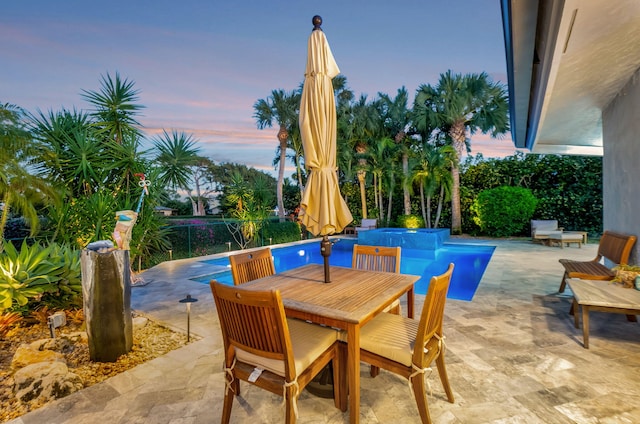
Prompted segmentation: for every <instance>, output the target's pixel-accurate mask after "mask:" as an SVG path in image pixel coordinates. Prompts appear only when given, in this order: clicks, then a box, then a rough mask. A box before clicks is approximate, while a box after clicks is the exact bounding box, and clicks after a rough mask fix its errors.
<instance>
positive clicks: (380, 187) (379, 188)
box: [378, 176, 384, 219]
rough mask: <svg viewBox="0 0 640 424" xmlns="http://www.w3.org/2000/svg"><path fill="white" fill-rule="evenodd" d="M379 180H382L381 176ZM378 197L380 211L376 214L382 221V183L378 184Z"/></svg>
mask: <svg viewBox="0 0 640 424" xmlns="http://www.w3.org/2000/svg"><path fill="white" fill-rule="evenodd" d="M380 180H382V176H381V177H380ZM378 195H379V196H380V209H378V210H379V211H380V212H379V213H378V216H380V219H384V196H383V193H382V183H381V182H380V183H379V187H378Z"/></svg>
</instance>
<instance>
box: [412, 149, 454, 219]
mask: <svg viewBox="0 0 640 424" xmlns="http://www.w3.org/2000/svg"><path fill="white" fill-rule="evenodd" d="M455 157H456V152H455V150H454V148H453V147H452V146H440V147H437V146H434V145H432V144H430V143H424V144H422V146H420V149H419V151H418V153H417V157H416V166H415V167H413V175H412V181H413V182H416V181H417V182H418V183H419V186H420V205H421V208H422V218H423V220H424V223H425V228H431V227H432V221H431V199H432V197H433V196H434V194H435V193H436V191H438V190H439V197H438V208H437V212H436V218H435V222H434V223H433V228H437V226H438V223H439V221H440V214H441V212H442V204H443V202H444V200H445V198H447V196H448V195H450V192H451V165H452V163H455ZM425 198H426V204H425Z"/></svg>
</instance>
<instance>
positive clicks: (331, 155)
mask: <svg viewBox="0 0 640 424" xmlns="http://www.w3.org/2000/svg"><path fill="white" fill-rule="evenodd" d="M313 25H314V28H313V31H312V32H311V35H310V36H309V43H308V53H307V67H306V70H305V73H304V77H305V78H304V85H303V88H302V99H301V101H300V132H301V135H302V146H303V148H304V161H305V165H306V167H307V168H308V169H309V170H310V173H309V178H308V180H307V184H306V186H305V189H304V193H303V195H302V201H301V204H300V206H301V217H300V219H301V221H302V224H303V225H305V227H306V228H307V230H308V231H309V232H311V233H312V234H313V235H316V236H317V235H322V236H324V237H323V240H322V243H321V251H322V255H323V256H324V260H325V282H329V281H330V278H329V262H328V258H329V255H330V254H331V242H330V241H329V238H328V236H329V235H330V234H334V233H339V232H340V231H342V229H343V228H344V227H346V226H347V225H348V224H349V223H350V222H351V221H352V220H353V217H352V216H351V212H350V211H349V207H348V206H347V204H346V203H345V201H344V199H343V198H342V196H341V195H340V187H339V185H338V175H337V167H336V103H335V98H334V93H333V85H332V84H331V79H332V78H333V77H335V76H336V75H338V74H339V73H340V69H338V65H337V64H336V62H335V60H334V58H333V55H332V54H331V49H330V48H329V43H328V42H327V38H326V37H325V35H324V33H323V32H322V29H321V28H320V25H322V18H321V17H320V16H317V15H316V16H314V17H313Z"/></svg>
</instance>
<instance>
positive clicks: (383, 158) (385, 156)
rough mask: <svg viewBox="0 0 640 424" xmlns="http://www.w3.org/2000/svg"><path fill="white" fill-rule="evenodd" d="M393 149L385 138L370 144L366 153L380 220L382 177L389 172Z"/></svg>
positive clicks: (382, 212)
mask: <svg viewBox="0 0 640 424" xmlns="http://www.w3.org/2000/svg"><path fill="white" fill-rule="evenodd" d="M394 148H395V144H394V142H393V140H391V139H390V138H387V137H383V138H380V139H378V140H376V141H375V142H373V143H371V145H370V146H369V150H368V152H367V161H368V163H369V169H370V170H371V173H372V174H373V193H374V199H375V205H376V208H377V209H378V217H379V218H380V219H382V218H383V217H384V205H383V203H384V202H383V196H382V194H383V189H382V185H383V175H385V174H388V173H390V172H391V169H390V163H391V161H390V158H391V156H392V155H393V153H394V152H393V151H394Z"/></svg>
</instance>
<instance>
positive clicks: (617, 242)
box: [558, 231, 636, 293]
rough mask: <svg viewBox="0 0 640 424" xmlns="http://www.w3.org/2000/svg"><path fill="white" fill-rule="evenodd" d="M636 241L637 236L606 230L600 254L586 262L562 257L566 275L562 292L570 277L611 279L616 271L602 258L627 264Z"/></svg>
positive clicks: (560, 290) (617, 263)
mask: <svg viewBox="0 0 640 424" xmlns="http://www.w3.org/2000/svg"><path fill="white" fill-rule="evenodd" d="M635 242H636V236H632V235H628V234H620V233H616V232H613V231H605V232H604V233H603V234H602V237H601V238H600V244H599V245H598V255H597V256H596V257H595V258H594V259H592V260H590V261H586V262H582V261H574V260H571V259H560V263H561V264H562V266H563V267H564V275H563V276H562V281H561V283H560V289H559V290H558V291H559V292H560V293H562V292H564V289H565V287H566V285H567V279H568V278H579V279H582V280H601V281H611V280H613V279H614V278H615V276H616V274H615V272H614V271H613V270H612V269H611V268H609V267H607V266H606V265H605V264H603V263H602V262H601V261H602V259H607V260H609V261H611V262H612V263H613V264H614V265H625V264H627V262H628V261H629V255H630V254H631V249H632V248H633V245H634V244H635Z"/></svg>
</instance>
